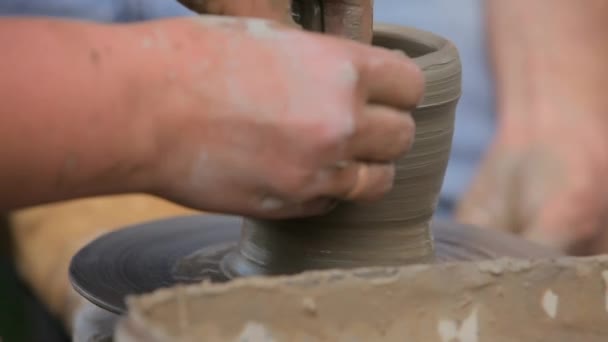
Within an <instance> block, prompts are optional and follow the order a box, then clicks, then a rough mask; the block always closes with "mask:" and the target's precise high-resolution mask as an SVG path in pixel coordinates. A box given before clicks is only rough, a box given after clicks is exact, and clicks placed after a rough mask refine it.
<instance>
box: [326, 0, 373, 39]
mask: <svg viewBox="0 0 608 342" xmlns="http://www.w3.org/2000/svg"><path fill="white" fill-rule="evenodd" d="M323 14H324V26H325V32H327V33H329V34H333V35H336V36H340V37H345V38H349V39H353V40H356V41H359V42H362V43H367V44H369V43H371V41H372V36H373V0H324V1H323Z"/></svg>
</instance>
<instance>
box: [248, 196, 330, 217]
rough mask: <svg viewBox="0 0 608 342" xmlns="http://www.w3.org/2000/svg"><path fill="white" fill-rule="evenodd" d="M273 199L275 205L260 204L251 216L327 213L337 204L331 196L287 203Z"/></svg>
mask: <svg viewBox="0 0 608 342" xmlns="http://www.w3.org/2000/svg"><path fill="white" fill-rule="evenodd" d="M273 201H274V202H275V205H273V206H272V207H268V206H266V207H265V206H262V208H261V209H260V210H258V211H257V212H255V213H253V214H252V215H251V216H252V217H257V218H261V219H289V218H301V217H308V216H315V215H321V214H324V213H327V212H328V211H330V210H331V209H333V208H335V206H336V205H337V201H336V200H335V199H332V198H318V199H314V200H309V201H306V202H303V203H288V202H286V201H281V200H279V199H273ZM279 204H280V205H279Z"/></svg>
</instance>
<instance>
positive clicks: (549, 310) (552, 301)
mask: <svg viewBox="0 0 608 342" xmlns="http://www.w3.org/2000/svg"><path fill="white" fill-rule="evenodd" d="M542 306H543V310H545V313H546V314H547V316H549V317H551V318H555V317H556V316H557V309H558V306H559V297H558V296H557V295H556V294H555V292H553V290H551V289H549V290H547V291H545V294H544V295H543V300H542Z"/></svg>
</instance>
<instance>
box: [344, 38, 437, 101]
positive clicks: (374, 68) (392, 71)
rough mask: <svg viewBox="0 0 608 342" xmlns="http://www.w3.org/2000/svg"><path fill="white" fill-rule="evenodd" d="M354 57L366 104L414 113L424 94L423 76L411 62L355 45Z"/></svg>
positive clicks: (371, 48)
mask: <svg viewBox="0 0 608 342" xmlns="http://www.w3.org/2000/svg"><path fill="white" fill-rule="evenodd" d="M356 50H357V51H356V54H357V56H356V57H355V60H356V63H357V66H358V70H360V72H361V75H360V79H361V80H362V82H363V84H364V86H365V89H366V90H367V94H368V101H369V102H373V103H377V104H382V105H386V106H392V107H397V108H399V109H401V110H413V109H414V108H416V107H417V106H418V104H419V103H420V102H421V101H422V97H423V95H424V84H425V80H424V74H423V73H422V70H421V69H420V68H419V67H418V66H417V65H416V64H415V63H414V61H413V60H412V59H410V58H409V57H407V56H405V55H404V54H401V53H396V52H395V51H392V50H388V49H383V48H377V47H366V46H362V45H360V46H357V48H356Z"/></svg>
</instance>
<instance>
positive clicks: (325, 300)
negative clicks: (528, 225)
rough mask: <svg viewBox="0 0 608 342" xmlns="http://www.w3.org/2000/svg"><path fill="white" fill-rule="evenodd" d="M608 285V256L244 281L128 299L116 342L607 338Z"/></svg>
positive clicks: (449, 341) (442, 341) (472, 341)
mask: <svg viewBox="0 0 608 342" xmlns="http://www.w3.org/2000/svg"><path fill="white" fill-rule="evenodd" d="M607 285H608V257H594V258H559V259H555V260H548V259H547V260H539V261H525V260H515V259H500V260H495V261H483V262H468V263H448V264H440V265H423V266H408V267H403V268H370V269H358V270H351V271H322V272H311V273H305V274H301V275H298V276H292V277H270V278H268V277H266V278H262V277H259V278H258V277H256V278H248V279H245V278H244V279H239V280H235V281H233V282H230V283H226V284H209V283H206V284H201V285H195V286H190V287H180V288H173V289H170V290H162V291H158V292H156V293H154V294H151V295H147V296H143V297H140V298H134V299H131V300H130V302H129V309H130V312H129V315H128V319H126V320H125V321H123V322H122V323H121V325H120V326H119V331H118V334H117V341H118V342H122V341H131V340H133V339H130V338H129V336H131V335H132V332H139V333H140V334H143V335H142V337H145V339H146V340H147V341H186V340H188V341H190V340H205V341H404V340H406V341H429V342H434V341H439V342H454V341H458V342H476V341H498V342H500V341H590V342H592V341H606V340H608V292H607ZM138 341H139V340H138Z"/></svg>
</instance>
